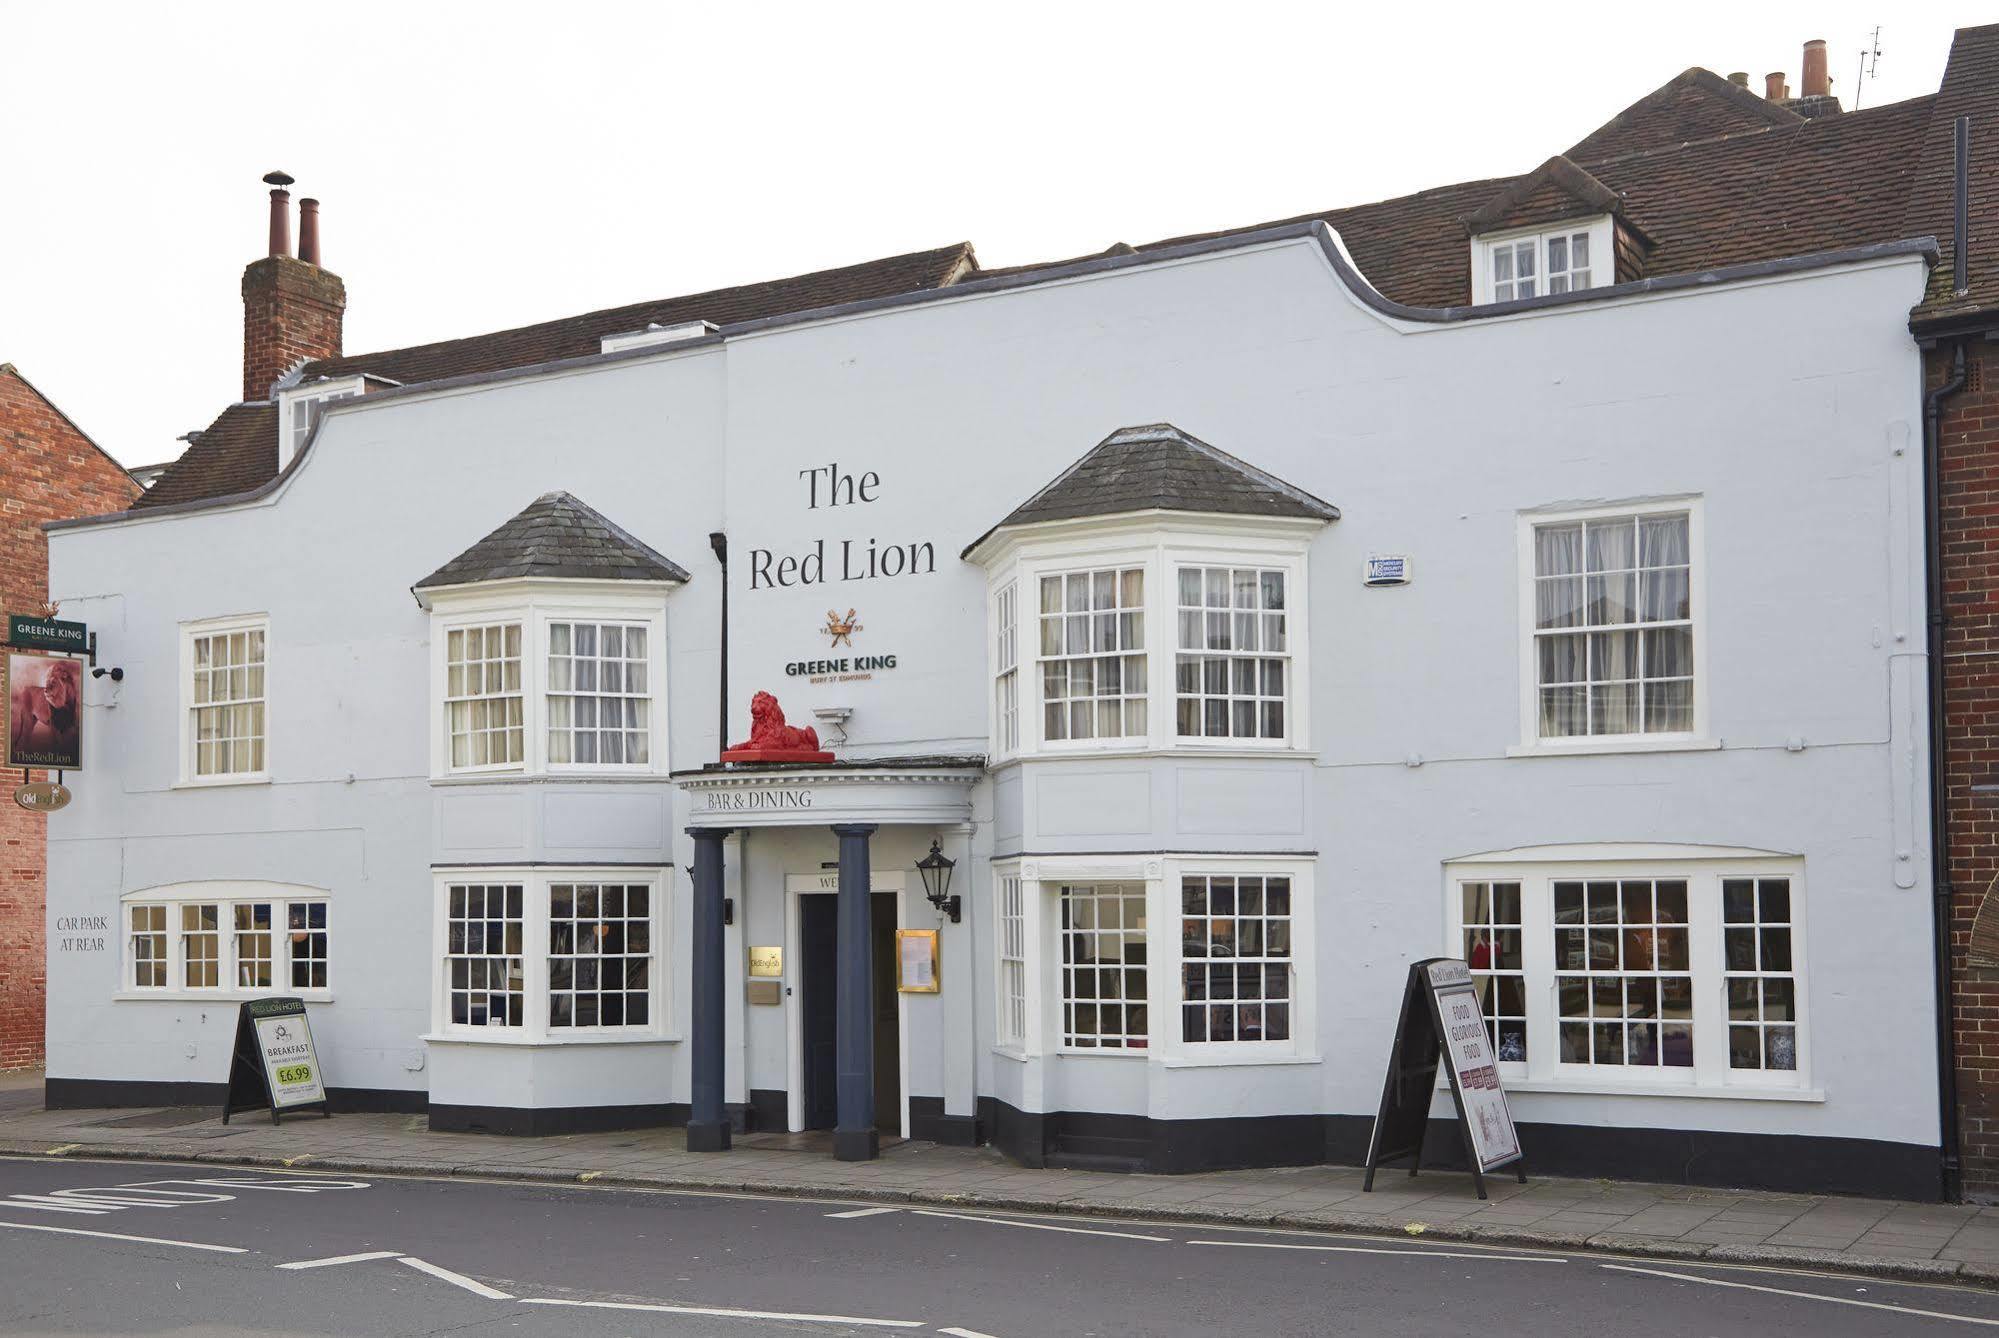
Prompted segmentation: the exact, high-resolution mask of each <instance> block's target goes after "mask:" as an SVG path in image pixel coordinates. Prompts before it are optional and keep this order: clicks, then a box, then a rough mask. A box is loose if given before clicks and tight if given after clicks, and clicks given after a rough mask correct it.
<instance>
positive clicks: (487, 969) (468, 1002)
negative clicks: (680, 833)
mask: <svg viewBox="0 0 1999 1338" xmlns="http://www.w3.org/2000/svg"><path fill="white" fill-rule="evenodd" d="M437 897H438V918H437V933H438V939H439V949H438V952H437V955H436V962H437V968H436V975H437V988H436V1006H435V1009H436V1028H435V1029H436V1031H437V1032H438V1033H439V1034H440V1037H441V1038H443V1039H450V1038H453V1037H458V1038H462V1039H480V1040H495V1041H521V1042H526V1043H529V1044H545V1043H548V1042H553V1041H565V1040H617V1039H628V1040H659V1039H662V1038H663V1037H664V1034H665V1033H664V1018H663V1012H664V1008H665V1000H666V996H665V993H664V990H663V985H662V982H661V978H660V977H661V969H660V968H661V964H662V963H663V962H664V961H666V960H667V956H666V951H665V947H664V945H663V943H662V941H661V940H662V935H663V932H664V926H665V923H666V911H665V908H664V906H663V904H662V903H663V902H664V900H665V876H664V871H663V870H646V871H643V872H634V871H631V870H617V871H615V872H614V871H607V870H591V869H587V868H579V869H575V870H567V871H550V870H541V869H533V870H529V869H521V870H512V869H482V870H478V871H476V872H474V871H464V872H461V873H457V874H452V875H445V876H441V877H440V879H439V881H438V885H437Z"/></svg>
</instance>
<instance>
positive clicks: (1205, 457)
mask: <svg viewBox="0 0 1999 1338" xmlns="http://www.w3.org/2000/svg"><path fill="white" fill-rule="evenodd" d="M1130 511H1191V512H1199V513H1205V514H1209V515H1231V516H1296V517H1303V518H1306V519H1311V520H1338V519H1339V518H1340V510H1339V508H1338V507H1336V506H1334V505H1333V504H1332V503H1331V502H1326V501H1322V500H1320V499H1319V498H1317V497H1314V496H1313V495H1312V494H1311V493H1308V492H1306V491H1305V490H1304V489H1303V488H1296V487H1293V486H1292V485H1291V484H1289V483H1286V482H1285V481H1284V480H1283V479H1280V478H1278V477H1277V476H1276V475H1274V474H1267V473H1265V472H1264V471H1263V470H1261V469H1258V468H1257V467H1256V466H1255V465H1252V464H1250V463H1249V462H1248V461H1246V460H1238V459H1237V458H1236V457H1235V456H1233V455H1230V454H1229V453H1228V452H1227V451H1223V450H1218V449H1216V448H1215V447H1213V446H1210V445H1209V444H1208V443H1207V442H1205V441H1202V440H1201V439H1200V438H1199V437H1194V436H1189V435H1188V434H1187V433H1185V432H1182V431H1181V430H1180V429H1179V428H1177V427H1175V426H1173V425H1172V424H1171V423H1148V424H1146V425H1145V426H1143V427H1121V428H1119V429H1118V430H1117V431H1115V432H1113V433H1111V434H1110V435H1109V436H1108V437H1105V438H1104V439H1103V440H1102V441H1100V442H1098V443H1097V445H1096V447H1095V448H1094V449H1092V450H1091V451H1090V453H1089V454H1088V455H1085V456H1084V457H1083V458H1082V459H1080V460H1078V461H1077V462H1076V463H1075V464H1073V465H1070V466H1069V467H1068V468H1067V469H1065V470H1063V471H1062V473H1061V474H1060V475H1058V476H1057V477H1056V479H1055V481H1054V482H1053V483H1050V484H1049V485H1048V486H1047V487H1045V488H1043V489H1042V490H1041V491H1040V492H1038V493H1036V494H1034V496H1032V497H1030V498H1028V499H1027V500H1026V501H1025V502H1022V503H1021V504H1020V505H1019V506H1017V507H1015V508H1014V509H1013V511H1012V513H1011V514H1009V515H1008V516H1007V518H1006V519H1005V520H1002V521H1001V522H1000V523H999V524H997V525H995V526H993V528H992V529H991V530H987V531H986V533H985V534H982V535H980V536H979V538H978V539H976V540H974V541H973V542H972V543H971V544H970V545H968V546H967V547H966V549H965V551H966V552H967V553H970V552H971V551H972V549H974V548H977V547H978V546H979V544H980V543H983V542H984V541H985V539H986V537H987V536H988V535H991V534H992V533H993V532H994V531H995V530H1003V529H1006V528H1007V527H1008V526H1011V525H1032V524H1035V523H1036V522H1038V521H1045V520H1074V519H1078V518H1080V517H1084V516H1113V515H1119V514H1122V513H1125V512H1130Z"/></svg>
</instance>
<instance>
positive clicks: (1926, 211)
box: [1833, 24, 1999, 318]
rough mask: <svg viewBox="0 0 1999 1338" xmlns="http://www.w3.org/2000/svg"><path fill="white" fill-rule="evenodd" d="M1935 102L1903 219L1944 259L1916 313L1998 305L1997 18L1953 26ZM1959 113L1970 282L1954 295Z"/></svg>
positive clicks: (1907, 227) (1924, 314)
mask: <svg viewBox="0 0 1999 1338" xmlns="http://www.w3.org/2000/svg"><path fill="white" fill-rule="evenodd" d="M1935 103H1936V108H1935V111H1934V113H1933V114H1932V115H1931V117H1930V120H1929V126H1928V128H1927V129H1926V130H1925V131H1924V133H1923V139H1922V146H1921V150H1920V162H1919V163H1918V164H1917V167H1916V173H1915V178H1916V179H1915V183H1914V185H1913V187H1912V189H1911V191H1910V194H1909V210H1908V216H1907V218H1906V219H1905V221H1904V223H1903V230H1904V231H1905V232H1909V233H1927V234H1930V235H1933V236H1934V237H1936V239H1937V241H1938V242H1939V243H1941V244H1942V247H1943V261H1942V263H1941V264H1939V265H1938V266H1937V267H1936V269H1935V270H1933V271H1931V273H1930V290H1929V295H1928V299H1927V301H1926V303H1925V304H1924V307H1923V309H1922V310H1921V312H1920V313H1919V314H1920V316H1921V317H1923V318H1929V317H1950V316H1965V315H1970V314H1973V313H1979V312H1985V311H1988V310H1991V309H1993V308H1999V24H1990V25H1987V26H1985V27H1982V28H1960V29H1958V32H1957V37H1956V40H1955V41H1953V42H1952V43H1951V48H1950V63H1949V64H1947V65H1946V66H1945V67H1944V72H1943V83H1942V85H1941V86H1940V87H1939V88H1938V90H1937V95H1936V98H1935ZM1960 116H1968V117H1970V118H1971V174H1970V175H1971V239H1972V245H1971V249H1970V252H1969V253H1968V255H1967V260H1968V261H1969V265H1968V269H1969V277H1970V285H1969V287H1968V289H1967V290H1966V291H1965V292H1964V293H1962V294H1953V293H1952V292H1951V286H1952V277H1951V271H1952V267H1953V265H1954V264H1955V256H1956V247H1957V238H1956V231H1957V230H1956V219H1955V217H1954V210H1953V208H1952V196H1953V192H1954V180H1955V174H1956V164H1955V158H1956V152H1955V149H1954V147H1953V143H1952V127H1953V125H1954V124H1955V122H1956V121H1957V118H1958V117H1960ZM1833 119H1834V120H1839V119H1841V118H1839V117H1834V118H1833Z"/></svg>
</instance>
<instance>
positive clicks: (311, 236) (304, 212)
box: [298, 200, 319, 265]
mask: <svg viewBox="0 0 1999 1338" xmlns="http://www.w3.org/2000/svg"><path fill="white" fill-rule="evenodd" d="M298 258H299V259H300V260H303V261H304V262H305V263H306V264H308V265H317V264H318V263H319V201H317V200H300V201H299V202H298Z"/></svg>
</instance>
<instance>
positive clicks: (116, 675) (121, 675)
mask: <svg viewBox="0 0 1999 1338" xmlns="http://www.w3.org/2000/svg"><path fill="white" fill-rule="evenodd" d="M106 674H109V675H111V681H112V682H113V683H123V682H124V681H125V671H124V670H123V669H117V668H112V669H106V668H104V667H103V666H102V665H99V666H98V667H97V668H95V669H92V670H91V671H90V676H91V677H92V678H102V677H104V676H105V675H106Z"/></svg>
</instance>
